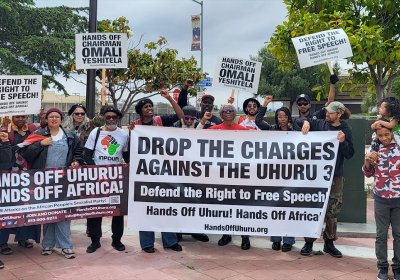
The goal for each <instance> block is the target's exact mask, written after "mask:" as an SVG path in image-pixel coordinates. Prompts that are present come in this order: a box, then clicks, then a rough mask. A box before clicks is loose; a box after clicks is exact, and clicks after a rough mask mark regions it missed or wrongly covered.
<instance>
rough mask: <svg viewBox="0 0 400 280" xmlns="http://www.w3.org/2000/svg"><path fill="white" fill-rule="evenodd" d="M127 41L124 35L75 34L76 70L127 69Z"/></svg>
mask: <svg viewBox="0 0 400 280" xmlns="http://www.w3.org/2000/svg"><path fill="white" fill-rule="evenodd" d="M127 41H128V38H127V35H126V34H125V33H83V34H76V35H75V56H76V69H98V68H127V67H128V56H127V51H128V43H127Z"/></svg>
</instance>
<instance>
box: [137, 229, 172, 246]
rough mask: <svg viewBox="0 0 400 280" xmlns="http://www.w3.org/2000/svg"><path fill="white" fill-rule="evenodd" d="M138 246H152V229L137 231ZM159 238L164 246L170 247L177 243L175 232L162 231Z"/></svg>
mask: <svg viewBox="0 0 400 280" xmlns="http://www.w3.org/2000/svg"><path fill="white" fill-rule="evenodd" d="M139 239H140V247H141V248H142V249H146V248H153V247H154V231H139ZM161 239H162V243H163V246H164V248H166V247H171V246H172V245H175V244H176V243H178V239H177V237H176V233H174V232H162V233H161Z"/></svg>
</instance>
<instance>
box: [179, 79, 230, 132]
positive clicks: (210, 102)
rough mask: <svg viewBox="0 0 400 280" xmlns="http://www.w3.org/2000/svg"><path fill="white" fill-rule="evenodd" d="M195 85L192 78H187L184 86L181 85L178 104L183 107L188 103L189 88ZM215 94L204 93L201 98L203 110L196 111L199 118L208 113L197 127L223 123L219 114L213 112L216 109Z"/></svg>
mask: <svg viewBox="0 0 400 280" xmlns="http://www.w3.org/2000/svg"><path fill="white" fill-rule="evenodd" d="M192 86H193V81H192V80H186V81H185V83H184V84H183V86H182V87H181V92H180V94H179V97H178V105H179V106H180V107H181V108H183V107H185V106H187V105H188V101H187V98H188V90H189V89H190V88H191V87H192ZM214 100H215V98H214V96H212V95H211V94H207V93H206V94H204V95H203V96H202V97H201V99H200V109H201V111H196V117H197V119H199V120H201V119H202V118H203V116H204V115H205V114H207V115H208V116H207V118H206V119H205V123H201V121H200V124H199V125H198V126H197V128H209V127H211V126H213V125H216V124H220V123H222V120H221V119H220V118H218V117H217V116H214V115H213V114H212V111H213V109H214Z"/></svg>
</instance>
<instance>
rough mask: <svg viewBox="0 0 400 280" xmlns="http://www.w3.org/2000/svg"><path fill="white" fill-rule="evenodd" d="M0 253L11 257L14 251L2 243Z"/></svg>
mask: <svg viewBox="0 0 400 280" xmlns="http://www.w3.org/2000/svg"><path fill="white" fill-rule="evenodd" d="M0 253H1V254H2V255H11V254H12V253H14V251H13V250H12V249H11V248H10V247H9V246H8V244H7V243H4V244H2V245H1V246H0Z"/></svg>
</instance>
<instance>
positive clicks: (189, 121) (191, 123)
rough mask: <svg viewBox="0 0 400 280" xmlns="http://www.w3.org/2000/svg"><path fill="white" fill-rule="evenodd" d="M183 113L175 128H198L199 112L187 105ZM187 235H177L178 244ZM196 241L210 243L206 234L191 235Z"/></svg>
mask: <svg viewBox="0 0 400 280" xmlns="http://www.w3.org/2000/svg"><path fill="white" fill-rule="evenodd" d="M182 111H183V113H184V115H185V116H184V117H183V119H182V120H180V121H177V122H175V123H174V125H173V127H180V128H196V126H197V125H198V123H199V120H198V119H197V117H196V116H197V111H196V108H195V107H193V106H191V105H187V106H185V107H183V108H182ZM183 234H187V233H177V234H176V236H177V238H178V242H180V241H181V240H182V235H183ZM191 235H192V237H193V238H194V239H197V240H199V241H202V242H208V241H209V238H208V236H207V235H206V234H204V233H192V234H191Z"/></svg>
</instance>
